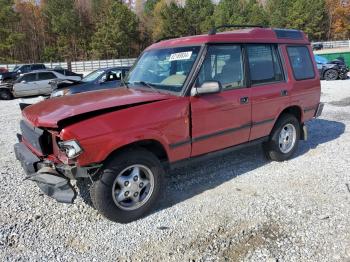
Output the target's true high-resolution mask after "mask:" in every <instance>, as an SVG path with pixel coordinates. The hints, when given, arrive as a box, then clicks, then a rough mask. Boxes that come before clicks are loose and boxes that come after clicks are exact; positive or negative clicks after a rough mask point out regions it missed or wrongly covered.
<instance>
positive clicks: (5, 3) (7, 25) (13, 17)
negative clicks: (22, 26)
mask: <svg viewBox="0 0 350 262" xmlns="http://www.w3.org/2000/svg"><path fill="white" fill-rule="evenodd" d="M13 7H14V2H13V1H12V0H0V61H1V62H7V61H11V60H13V55H12V54H11V50H12V48H13V47H14V46H15V45H16V42H17V41H18V40H20V39H21V38H22V37H23V35H22V34H20V33H17V32H16V30H15V29H16V24H17V20H18V16H17V14H16V13H15V12H14V10H13Z"/></svg>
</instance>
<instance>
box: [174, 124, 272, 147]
mask: <svg viewBox="0 0 350 262" xmlns="http://www.w3.org/2000/svg"><path fill="white" fill-rule="evenodd" d="M273 121H275V119H274V118H270V119H266V120H263V121H259V122H251V123H247V124H245V125H242V126H240V127H235V128H229V129H225V130H221V131H218V132H214V133H211V134H207V135H203V136H199V137H194V138H192V139H190V138H189V139H186V140H183V141H179V142H176V143H173V144H170V145H169V147H170V148H171V149H175V148H177V147H180V146H184V145H187V144H190V143H195V142H198V141H201V140H206V139H209V138H212V137H215V136H221V135H225V134H228V133H233V132H237V131H239V130H242V129H246V128H252V127H254V126H259V125H264V124H267V123H271V122H273Z"/></svg>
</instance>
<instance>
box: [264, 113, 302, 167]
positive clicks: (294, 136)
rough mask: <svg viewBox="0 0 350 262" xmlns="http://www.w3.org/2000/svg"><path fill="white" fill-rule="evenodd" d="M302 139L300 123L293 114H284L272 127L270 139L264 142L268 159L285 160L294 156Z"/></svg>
mask: <svg viewBox="0 0 350 262" xmlns="http://www.w3.org/2000/svg"><path fill="white" fill-rule="evenodd" d="M299 140H300V123H299V121H298V119H297V118H296V117H295V116H293V115H291V114H284V115H282V116H281V117H280V118H279V120H278V121H277V122H276V124H275V126H274V128H273V129H272V132H271V135H270V138H269V141H268V142H267V143H265V144H264V151H265V154H266V156H267V158H268V159H270V160H273V161H285V160H287V159H289V158H291V157H292V155H293V154H294V153H295V151H296V150H297V148H298V144H299Z"/></svg>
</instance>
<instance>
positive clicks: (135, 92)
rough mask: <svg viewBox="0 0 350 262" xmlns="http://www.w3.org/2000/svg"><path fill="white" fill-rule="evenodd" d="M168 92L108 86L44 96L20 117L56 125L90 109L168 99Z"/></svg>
mask: <svg viewBox="0 0 350 262" xmlns="http://www.w3.org/2000/svg"><path fill="white" fill-rule="evenodd" d="M171 97H173V96H172V95H169V94H162V93H156V92H153V91H148V90H147V91H146V90H143V89H127V88H118V89H108V90H101V91H95V92H86V93H81V94H76V95H71V96H64V97H58V98H54V99H47V100H45V101H42V102H39V103H37V104H34V105H31V106H28V107H26V108H25V109H24V110H23V113H22V114H23V117H24V118H25V119H26V120H27V121H28V122H30V123H31V124H32V125H33V126H36V127H48V128H57V127H58V123H59V122H60V121H62V120H65V119H68V118H71V117H76V116H79V115H86V114H87V113H90V112H96V111H103V110H108V109H111V110H112V109H115V110H118V108H119V107H120V108H125V106H133V105H138V104H142V103H150V102H153V101H160V100H165V99H170V98H171Z"/></svg>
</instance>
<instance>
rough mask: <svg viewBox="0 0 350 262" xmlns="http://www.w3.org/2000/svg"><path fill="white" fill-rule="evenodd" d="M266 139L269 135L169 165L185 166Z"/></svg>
mask: <svg viewBox="0 0 350 262" xmlns="http://www.w3.org/2000/svg"><path fill="white" fill-rule="evenodd" d="M268 139H269V137H268V136H265V137H262V138H259V139H256V140H253V141H249V142H246V143H242V144H239V145H235V146H232V147H228V148H225V149H221V150H218V151H214V152H210V153H207V154H204V155H200V156H196V157H191V158H186V159H183V160H179V161H176V162H173V163H170V165H169V167H170V169H174V168H179V167H183V166H186V165H189V164H193V163H196V162H200V161H204V160H207V159H210V158H213V157H216V156H220V155H225V154H228V153H231V152H233V151H236V150H240V149H243V148H246V147H249V146H254V145H258V144H261V143H263V142H266V141H268Z"/></svg>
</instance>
